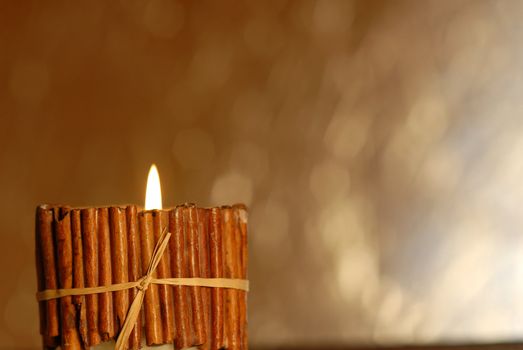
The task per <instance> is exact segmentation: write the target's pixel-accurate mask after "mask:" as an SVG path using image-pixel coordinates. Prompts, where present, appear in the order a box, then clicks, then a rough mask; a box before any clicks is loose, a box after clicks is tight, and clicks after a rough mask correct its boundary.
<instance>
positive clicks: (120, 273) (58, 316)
mask: <svg viewBox="0 0 523 350" xmlns="http://www.w3.org/2000/svg"><path fill="white" fill-rule="evenodd" d="M35 232H36V237H35V247H36V268H37V276H38V290H39V294H38V295H37V296H38V300H39V309H40V333H41V335H42V339H43V348H44V349H53V348H56V347H57V346H61V348H62V349H64V350H67V349H86V348H88V347H90V346H94V345H97V344H99V343H101V342H104V341H110V340H113V339H117V338H118V336H119V335H120V333H121V332H122V333H128V334H126V335H125V339H124V343H123V345H120V346H121V347H122V348H123V349H139V348H140V347H141V344H142V337H143V335H142V332H143V330H144V331H145V342H146V344H147V345H157V344H167V343H173V344H174V347H175V348H176V349H182V348H187V347H191V346H199V347H200V348H202V349H221V348H227V349H247V318H246V311H247V310H246V289H247V287H235V285H234V284H233V285H229V284H227V283H225V284H223V285H222V284H216V285H215V284H214V283H205V281H207V282H209V281H210V282H219V281H225V282H227V281H233V282H234V281H239V282H246V278H247V211H246V208H245V206H243V205H234V206H232V207H229V206H224V207H216V208H198V207H196V206H195V205H192V204H185V205H181V206H177V207H176V208H174V209H170V210H149V211H140V210H138V209H137V207H136V206H132V205H130V206H126V207H104V208H78V209H76V208H71V207H68V206H54V205H41V206H38V207H37V210H36V230H35ZM167 232H168V236H165V233H167ZM158 245H163V248H162V249H163V250H162V251H161V252H158V249H157V248H158ZM155 254H160V255H158V256H155ZM155 257H156V258H157V261H156V262H155V264H154V267H153V268H151V261H152V260H155ZM148 273H149V274H150V275H147V274H148ZM144 276H145V277H146V278H145V277H144ZM176 278H178V279H182V280H183V279H187V280H189V281H191V280H198V281H199V280H203V281H204V282H203V283H200V282H194V283H185V284H184V282H180V283H178V282H176V283H173V281H172V280H174V279H176ZM169 279H171V280H169ZM145 280H147V283H146V285H144V284H143V283H142V282H143V281H145ZM151 281H153V282H152V283H151ZM162 281H164V282H162ZM165 281H167V282H165ZM128 282H136V283H134V284H130V283H128ZM127 285H130V286H127ZM245 285H247V284H245ZM240 286H243V284H240ZM100 287H102V288H100ZM89 288H91V289H89ZM108 289H109V290H110V291H107V290H108ZM95 290H96V291H95ZM100 290H101V291H100ZM140 290H141V292H142V293H144V295H143V297H144V298H143V305H141V304H139V305H138V307H139V308H140V309H139V314H137V316H136V319H133V320H127V323H129V322H134V324H132V325H126V324H125V323H126V322H125V321H126V319H127V317H128V315H129V313H130V312H129V310H130V307H131V305H132V304H133V301H136V298H137V296H138V294H139V293H140ZM86 291H87V292H86ZM93 291H95V292H93ZM140 305H141V306H140ZM137 310H138V309H137ZM123 328H128V329H125V331H124V330H123ZM119 343H122V339H119Z"/></svg>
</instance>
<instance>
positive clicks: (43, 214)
mask: <svg viewBox="0 0 523 350" xmlns="http://www.w3.org/2000/svg"><path fill="white" fill-rule="evenodd" d="M36 222H37V225H36V230H35V232H36V266H37V275H38V276H37V277H38V290H40V291H41V290H44V289H56V288H57V287H58V281H57V274H56V263H55V248H54V238H53V210H52V208H51V207H50V206H48V205H40V206H38V207H37V208H36ZM40 333H41V334H42V338H43V345H44V347H47V348H54V347H56V346H58V344H59V343H60V339H59V336H60V325H59V318H58V302H57V300H47V301H43V302H40Z"/></svg>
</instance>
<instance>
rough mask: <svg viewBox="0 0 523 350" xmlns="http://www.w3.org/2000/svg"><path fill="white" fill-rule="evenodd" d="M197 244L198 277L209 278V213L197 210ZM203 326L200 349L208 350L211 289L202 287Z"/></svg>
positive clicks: (209, 343)
mask: <svg viewBox="0 0 523 350" xmlns="http://www.w3.org/2000/svg"><path fill="white" fill-rule="evenodd" d="M197 214H198V244H199V249H200V276H201V277H204V278H210V277H211V270H210V252H209V211H208V210H207V209H204V208H198V212H197ZM202 303H203V322H204V323H203V325H204V331H205V335H206V338H205V343H204V344H203V345H202V346H201V349H203V350H208V349H210V346H211V342H212V341H211V338H212V336H211V288H208V287H202Z"/></svg>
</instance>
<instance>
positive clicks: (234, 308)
mask: <svg viewBox="0 0 523 350" xmlns="http://www.w3.org/2000/svg"><path fill="white" fill-rule="evenodd" d="M222 219H223V243H224V244H223V245H224V249H225V277H226V278H239V277H240V276H239V261H238V260H239V259H238V258H239V256H238V254H237V251H238V250H239V249H238V242H237V240H236V237H235V233H234V231H235V229H234V213H233V210H232V208H231V207H229V206H227V207H222ZM238 300H239V298H238V291H237V290H236V289H227V290H226V291H225V306H226V307H225V338H226V342H227V349H231V350H236V349H241V343H240V327H239V305H238Z"/></svg>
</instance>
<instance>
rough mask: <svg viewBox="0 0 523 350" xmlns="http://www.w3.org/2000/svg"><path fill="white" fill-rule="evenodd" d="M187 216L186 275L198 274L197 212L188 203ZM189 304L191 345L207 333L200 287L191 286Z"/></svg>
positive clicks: (203, 340)
mask: <svg viewBox="0 0 523 350" xmlns="http://www.w3.org/2000/svg"><path fill="white" fill-rule="evenodd" d="M185 212H186V215H187V217H188V224H189V225H188V232H187V233H188V234H187V244H186V251H187V257H188V263H189V276H188V277H201V276H200V247H199V239H198V212H197V209H196V206H195V205H194V204H190V205H189V206H188V208H187V209H186V211H185ZM190 292H191V305H192V326H193V331H194V340H193V345H201V344H203V343H205V340H206V339H207V335H206V334H205V321H204V316H203V312H204V311H203V300H202V287H199V286H192V287H190Z"/></svg>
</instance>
